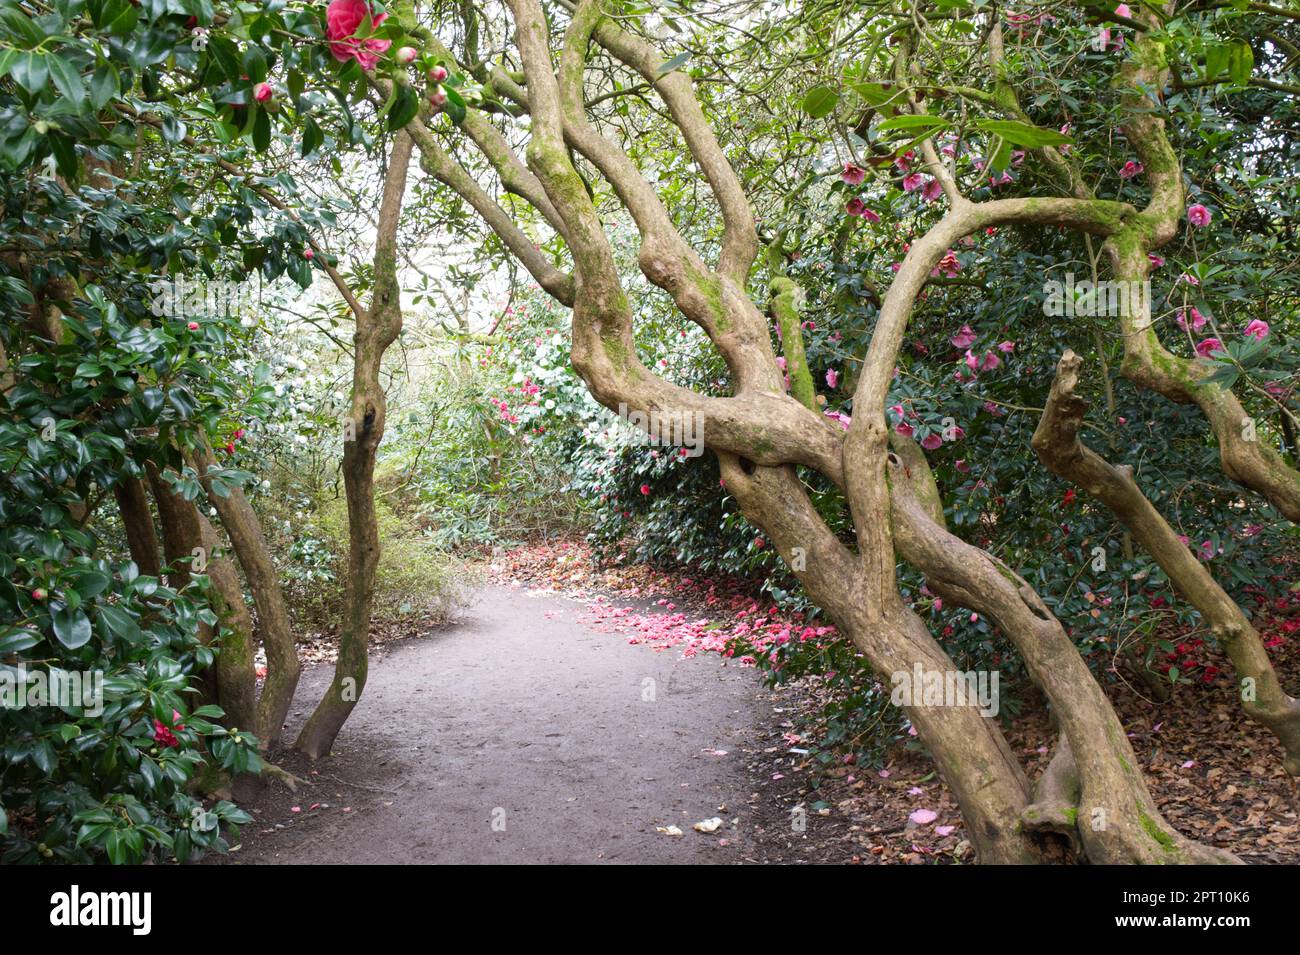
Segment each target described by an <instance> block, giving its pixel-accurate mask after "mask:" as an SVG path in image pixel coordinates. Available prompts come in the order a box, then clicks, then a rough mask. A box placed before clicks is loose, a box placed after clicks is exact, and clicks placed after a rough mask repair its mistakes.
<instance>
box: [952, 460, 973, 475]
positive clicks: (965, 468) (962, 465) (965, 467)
mask: <svg viewBox="0 0 1300 955" xmlns="http://www.w3.org/2000/svg"><path fill="white" fill-rule="evenodd" d="M953 467H955V468H956V469H957V470H958V471H961V472H962V473H963V474H968V473H970V465H969V464H967V463H966V459H965V458H958V459H957V461H956V463H954V464H953Z"/></svg>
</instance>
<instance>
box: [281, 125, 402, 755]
mask: <svg viewBox="0 0 1300 955" xmlns="http://www.w3.org/2000/svg"><path fill="white" fill-rule="evenodd" d="M411 146H412V143H411V137H410V136H408V135H407V134H406V133H405V132H399V133H397V134H396V136H395V137H394V139H393V148H392V152H391V154H390V156H389V160H388V171H387V174H386V176H385V179H384V198H383V201H382V203H381V205H380V210H379V233H378V238H377V241H376V245H375V294H374V299H373V301H372V302H371V306H370V308H369V309H361V310H356V311H355V315H356V333H355V334H354V336H353V342H354V361H353V372H352V408H351V416H350V417H349V419H348V421H347V422H346V423H345V430H344V439H343V484H344V488H345V493H346V496H347V502H348V542H349V547H348V579H347V602H346V607H345V609H344V618H343V623H342V626H341V628H340V632H339V654H338V662H337V663H336V664H335V666H334V679H333V680H332V681H331V682H330V686H329V689H327V690H326V691H325V695H324V696H323V697H321V701H320V703H318V704H317V706H316V709H315V711H314V712H313V713H312V715H311V717H310V718H309V719H308V720H307V723H306V725H304V726H303V728H302V732H301V733H300V734H299V735H298V741H297V743H296V744H295V745H296V747H297V748H298V749H300V750H302V751H303V752H304V753H306V754H307V755H308V756H310V757H311V758H312V759H316V758H318V757H321V756H324V755H326V754H327V753H329V751H330V747H331V746H333V745H334V740H335V738H336V737H337V736H338V734H339V730H340V729H342V728H343V724H344V723H345V722H346V721H347V718H348V716H349V715H350V714H351V713H352V708H353V707H354V706H356V704H357V701H358V700H359V699H360V698H361V691H362V690H363V689H364V688H365V685H366V674H367V671H368V662H369V643H370V618H371V613H372V610H373V606H374V597H375V571H376V568H377V567H378V566H379V547H380V542H379V524H378V521H377V520H376V518H375V485H374V481H375V458H376V455H377V453H378V451H379V442H380V441H382V440H383V437H384V420H385V412H386V401H385V398H384V389H383V386H382V385H381V384H380V381H379V369H380V365H381V364H382V362H383V358H384V351H385V350H386V349H387V348H388V346H389V345H390V344H392V343H393V341H394V339H396V338H397V336H398V333H400V332H401V330H402V289H401V285H400V284H399V282H398V279H397V226H398V222H399V220H400V218H401V212H402V197H403V195H404V194H405V191H406V174H407V168H408V166H409V164H410V159H411Z"/></svg>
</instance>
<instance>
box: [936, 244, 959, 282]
mask: <svg viewBox="0 0 1300 955" xmlns="http://www.w3.org/2000/svg"><path fill="white" fill-rule="evenodd" d="M960 271H961V261H960V260H959V259H958V258H957V254H956V253H955V252H953V250H952V249H949V250H948V251H947V252H945V253H944V254H943V258H942V259H940V260H939V264H938V265H936V266H935V267H934V268H932V269H931V270H930V274H931V275H941V274H942V275H946V276H948V278H950V279H955V278H956V277H957V273H958V272H960Z"/></svg>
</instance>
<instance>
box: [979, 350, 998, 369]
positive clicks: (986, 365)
mask: <svg viewBox="0 0 1300 955" xmlns="http://www.w3.org/2000/svg"><path fill="white" fill-rule="evenodd" d="M1000 364H1002V359H1001V358H999V357H998V353H997V352H994V351H986V352H985V353H984V361H983V362H981V363H980V370H981V371H992V370H993V369H994V368H996V367H998V365H1000Z"/></svg>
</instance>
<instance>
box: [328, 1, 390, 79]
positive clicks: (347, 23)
mask: <svg viewBox="0 0 1300 955" xmlns="http://www.w3.org/2000/svg"><path fill="white" fill-rule="evenodd" d="M386 19H388V14H387V13H380V14H374V13H372V12H371V10H370V4H369V3H367V2H366V0H330V5H329V6H328V7H326V8H325V33H326V35H327V36H328V37H329V40H330V53H332V54H333V55H334V59H336V60H338V61H339V62H340V63H346V62H347V61H348V60H352V59H355V60H356V61H357V62H358V63H360V64H361V68H362V69H363V70H373V69H374V68H375V66H376V65H377V64H378V63H379V54H381V53H387V52H388V48H389V47H390V46H392V45H393V41H392V40H379V39H367V40H359V39H357V37H356V36H355V34H356V32H357V30H358V29H359V28H361V26H362V25H368V26H369V28H370V29H374V28H375V27H377V26H379V24H381V23H383V22H384V21H385V20H386Z"/></svg>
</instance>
